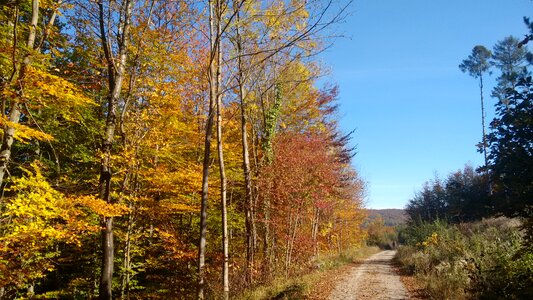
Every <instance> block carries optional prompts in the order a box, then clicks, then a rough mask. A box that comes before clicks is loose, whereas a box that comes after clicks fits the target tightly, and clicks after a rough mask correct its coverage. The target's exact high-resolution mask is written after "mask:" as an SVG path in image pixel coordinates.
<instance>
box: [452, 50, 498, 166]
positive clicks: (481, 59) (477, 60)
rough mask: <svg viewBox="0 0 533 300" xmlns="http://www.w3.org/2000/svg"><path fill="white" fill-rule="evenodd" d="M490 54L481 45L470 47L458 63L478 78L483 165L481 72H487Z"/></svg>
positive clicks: (484, 145)
mask: <svg viewBox="0 0 533 300" xmlns="http://www.w3.org/2000/svg"><path fill="white" fill-rule="evenodd" d="M491 56H492V54H491V52H490V50H488V49H487V48H485V47H483V46H480V45H478V46H475V47H474V49H472V54H470V55H469V56H468V58H467V59H465V60H463V62H462V63H461V64H460V65H459V68H460V69H461V71H463V72H465V73H468V74H469V75H470V76H472V77H474V78H479V95H480V98H481V128H482V132H483V136H482V145H481V150H482V151H483V157H484V162H485V167H486V166H487V140H486V134H485V104H484V100H483V74H485V73H487V72H488V71H489V69H490V62H489V60H490V58H491Z"/></svg>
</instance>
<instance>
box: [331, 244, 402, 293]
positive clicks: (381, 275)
mask: <svg viewBox="0 0 533 300" xmlns="http://www.w3.org/2000/svg"><path fill="white" fill-rule="evenodd" d="M395 253H396V252H395V251H383V252H380V253H377V254H375V255H373V256H371V257H369V258H368V259H366V260H365V261H364V262H363V263H362V264H361V265H359V266H355V267H354V268H353V269H352V270H350V272H348V274H347V276H346V277H345V278H344V280H343V281H341V282H339V283H338V284H337V286H336V287H335V288H334V289H333V291H332V292H331V294H330V296H329V298H328V299H329V300H352V299H357V300H360V299H409V296H408V293H407V290H406V289H405V287H404V285H403V284H402V282H401V281H400V276H398V275H397V274H396V273H394V271H393V269H392V266H391V260H392V258H393V257H394V254H395Z"/></svg>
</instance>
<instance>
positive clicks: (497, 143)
mask: <svg viewBox="0 0 533 300" xmlns="http://www.w3.org/2000/svg"><path fill="white" fill-rule="evenodd" d="M524 21H525V23H526V25H527V27H528V30H529V34H527V35H526V38H525V39H523V40H521V39H518V38H515V37H512V36H509V37H506V38H504V39H503V40H501V41H500V42H498V43H497V44H496V45H495V46H494V47H493V51H490V50H488V49H487V48H485V47H484V46H481V45H477V46H475V47H474V49H473V50H472V54H471V55H470V56H468V58H467V59H465V60H464V61H463V62H462V63H461V65H460V66H459V67H460V69H461V70H462V71H464V72H466V73H468V74H469V75H471V76H472V77H474V78H476V79H478V80H479V87H480V92H481V93H480V95H481V112H482V113H481V115H482V122H481V123H482V126H483V135H482V139H481V142H480V144H479V145H478V149H479V152H481V153H483V154H484V158H485V164H484V165H483V166H481V167H479V168H477V169H474V168H473V167H472V166H466V167H465V168H464V169H463V170H459V171H457V172H455V173H452V174H449V175H448V176H447V177H446V178H444V179H442V178H439V177H438V176H437V177H436V178H435V179H433V180H431V181H429V182H427V183H426V184H425V185H424V186H423V188H422V190H421V191H420V192H418V193H417V194H416V195H415V196H414V197H413V199H411V200H410V201H409V203H408V205H407V207H406V212H407V214H408V216H409V220H408V222H407V224H408V225H407V227H405V228H404V229H403V230H401V231H400V232H399V240H400V242H401V243H403V246H402V247H400V249H399V251H398V254H397V257H396V260H397V262H398V263H399V265H400V266H401V268H402V269H403V271H404V272H405V273H407V274H412V275H414V276H415V278H416V279H417V280H418V282H419V283H420V284H421V285H422V286H423V287H424V288H425V290H426V293H427V294H428V295H429V297H431V298H432V299H533V246H532V245H533V243H532V241H533V202H532V201H533V142H532V141H533V88H532V76H531V72H530V71H529V70H528V68H530V67H531V64H532V63H533V54H532V53H531V52H530V51H529V50H528V49H527V43H528V42H529V41H530V40H531V39H533V23H531V22H530V21H529V19H528V18H524ZM491 68H492V69H495V70H496V74H497V75H499V76H498V77H497V78H496V82H497V84H496V86H494V87H493V90H492V94H491V96H492V97H493V98H495V100H496V103H495V118H494V119H493V120H492V122H490V127H489V133H488V134H485V120H484V117H485V112H484V99H483V76H486V75H490V74H491V72H492V71H491Z"/></svg>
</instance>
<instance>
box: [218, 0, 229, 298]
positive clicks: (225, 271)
mask: <svg viewBox="0 0 533 300" xmlns="http://www.w3.org/2000/svg"><path fill="white" fill-rule="evenodd" d="M220 5H221V4H220V0H219V1H217V12H216V14H215V15H216V17H217V18H216V30H217V37H218V38H220V36H221V33H222V32H221V31H222V28H221V19H222V16H221V7H220ZM221 52H222V51H221V50H220V47H218V51H217V55H216V73H217V74H216V75H217V76H216V84H215V86H216V99H217V150H218V166H219V171H220V202H221V208H222V209H221V210H222V252H223V256H224V261H223V264H222V284H223V286H224V294H223V299H224V300H227V299H229V241H228V212H227V203H226V202H227V200H226V188H227V187H226V168H225V166H224V151H223V143H222V94H221V93H220V84H221V81H222V80H221V73H220V62H221Z"/></svg>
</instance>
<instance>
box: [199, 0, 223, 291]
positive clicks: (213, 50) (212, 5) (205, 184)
mask: <svg viewBox="0 0 533 300" xmlns="http://www.w3.org/2000/svg"><path fill="white" fill-rule="evenodd" d="M221 1H222V0H210V1H209V52H208V55H209V61H208V64H209V65H208V69H207V79H208V83H209V109H208V113H207V123H206V125H205V126H206V127H205V144H204V160H203V169H202V199H201V208H200V244H199V247H198V291H197V292H198V294H197V296H198V299H204V298H205V285H206V277H205V254H206V253H205V250H206V243H207V237H206V235H207V203H208V193H209V164H210V161H211V137H212V135H213V122H214V116H215V113H216V105H217V101H218V86H219V82H218V81H219V76H218V74H217V70H220V69H219V68H218V63H219V61H218V60H219V58H220V56H219V54H218V52H219V51H220V42H221V34H220V33H221V32H220V30H219V29H218V28H219V24H220V22H221V20H220V18H221V16H222V14H221V9H222V6H221Z"/></svg>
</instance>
